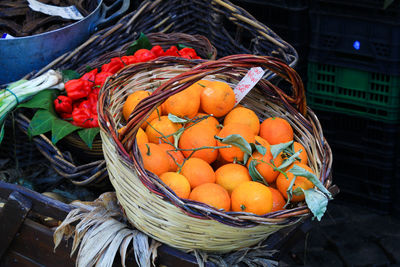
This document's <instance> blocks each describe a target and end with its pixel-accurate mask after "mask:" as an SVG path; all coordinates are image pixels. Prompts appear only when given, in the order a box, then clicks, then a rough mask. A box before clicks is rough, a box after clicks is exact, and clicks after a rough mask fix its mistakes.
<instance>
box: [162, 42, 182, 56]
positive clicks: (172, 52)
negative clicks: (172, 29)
mask: <svg viewBox="0 0 400 267" xmlns="http://www.w3.org/2000/svg"><path fill="white" fill-rule="evenodd" d="M164 56H173V57H178V56H179V54H178V48H177V47H176V46H174V45H173V46H171V47H170V48H169V49H168V50H167V51H165V53H164Z"/></svg>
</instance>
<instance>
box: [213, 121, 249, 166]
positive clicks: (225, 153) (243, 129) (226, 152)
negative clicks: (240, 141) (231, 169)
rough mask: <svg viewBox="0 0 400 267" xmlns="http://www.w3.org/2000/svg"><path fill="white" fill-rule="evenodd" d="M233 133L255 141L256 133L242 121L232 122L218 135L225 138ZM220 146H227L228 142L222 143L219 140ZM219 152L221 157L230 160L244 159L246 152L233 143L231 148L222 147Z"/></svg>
mask: <svg viewBox="0 0 400 267" xmlns="http://www.w3.org/2000/svg"><path fill="white" fill-rule="evenodd" d="M232 134H238V135H240V136H241V137H243V138H244V139H245V140H246V141H247V142H248V143H254V141H255V134H254V132H253V131H252V130H251V128H250V127H249V126H247V125H246V124H240V123H230V124H228V125H226V126H224V128H222V130H221V131H220V132H219V134H218V136H219V137H221V138H225V137H227V136H229V135H232ZM217 145H218V146H226V144H223V143H221V142H220V141H218V142H217ZM219 153H221V157H223V158H224V159H225V160H226V161H228V162H233V161H234V160H236V161H243V157H244V152H243V151H242V150H240V148H239V147H237V146H234V145H232V147H229V148H220V149H219Z"/></svg>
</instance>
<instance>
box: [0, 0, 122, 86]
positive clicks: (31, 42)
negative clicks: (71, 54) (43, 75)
mask: <svg viewBox="0 0 400 267" xmlns="http://www.w3.org/2000/svg"><path fill="white" fill-rule="evenodd" d="M129 5H130V0H116V1H115V2H114V3H113V4H112V5H110V6H106V5H105V4H104V3H103V0H98V5H97V7H96V9H95V10H94V11H93V12H92V13H90V14H89V15H88V16H86V17H85V18H83V19H81V20H79V21H77V22H75V23H73V24H71V25H68V26H66V27H63V28H60V29H57V30H53V31H49V32H45V33H41V34H37V35H32V36H26V37H17V38H14V39H0V85H1V84H6V83H10V82H13V81H16V80H19V79H21V78H22V77H23V76H24V75H26V74H28V73H29V72H31V71H33V70H38V69H41V68H42V67H44V66H46V65H47V64H48V63H50V62H51V61H53V60H54V59H56V58H57V57H58V56H61V55H62V54H64V53H65V52H68V51H70V50H72V49H74V48H76V47H77V46H79V45H80V44H82V43H83V42H84V41H86V40H87V39H88V38H89V36H90V35H91V34H92V33H94V32H95V31H96V30H97V28H100V27H102V26H105V25H107V23H108V22H110V21H113V20H114V19H116V18H117V17H119V16H120V15H122V14H124V13H125V12H126V11H127V10H128V8H129ZM119 6H120V8H119V9H118V10H116V11H115V9H116V8H117V7H119ZM113 11H115V12H113ZM110 12H113V13H112V14H111V15H110V14H108V13H110Z"/></svg>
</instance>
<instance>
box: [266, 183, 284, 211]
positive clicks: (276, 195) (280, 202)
mask: <svg viewBox="0 0 400 267" xmlns="http://www.w3.org/2000/svg"><path fill="white" fill-rule="evenodd" d="M269 190H271V193H272V210H271V211H278V210H283V209H284V206H285V204H286V201H285V199H284V198H283V196H282V194H281V192H279V190H277V189H275V188H273V187H271V186H270V187H269Z"/></svg>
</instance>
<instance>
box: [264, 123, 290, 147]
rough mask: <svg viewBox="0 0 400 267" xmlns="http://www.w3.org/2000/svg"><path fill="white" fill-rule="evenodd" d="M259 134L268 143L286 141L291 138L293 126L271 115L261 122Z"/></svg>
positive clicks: (273, 143)
mask: <svg viewBox="0 0 400 267" xmlns="http://www.w3.org/2000/svg"><path fill="white" fill-rule="evenodd" d="M260 136H261V137H262V138H264V139H265V140H267V141H268V143H269V144H270V145H276V144H280V143H287V142H290V141H292V140H293V128H292V126H290V124H289V123H288V122H287V121H286V120H285V119H282V118H279V117H271V118H268V119H266V120H264V121H263V122H262V123H261V125H260Z"/></svg>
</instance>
